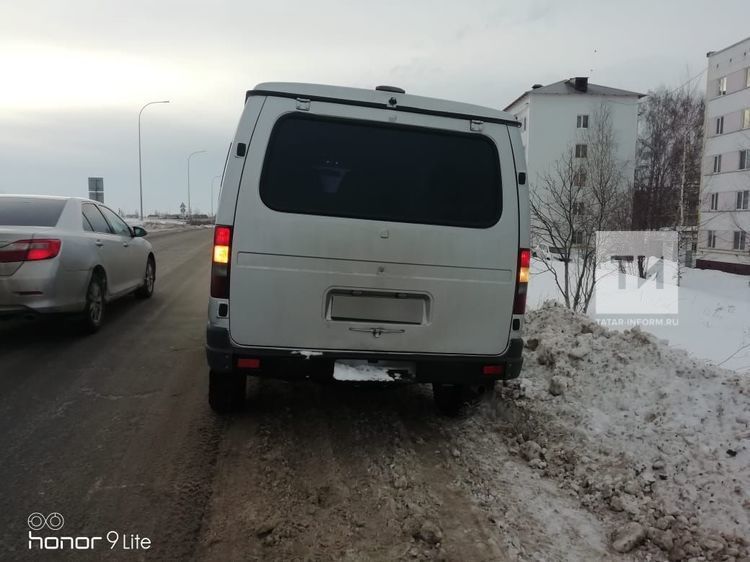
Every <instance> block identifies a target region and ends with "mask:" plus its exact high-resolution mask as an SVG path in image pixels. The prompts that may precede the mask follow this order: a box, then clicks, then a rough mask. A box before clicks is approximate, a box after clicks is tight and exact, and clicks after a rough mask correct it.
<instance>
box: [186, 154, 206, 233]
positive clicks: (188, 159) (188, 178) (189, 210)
mask: <svg viewBox="0 0 750 562" xmlns="http://www.w3.org/2000/svg"><path fill="white" fill-rule="evenodd" d="M204 152H206V151H205V150H196V151H195V152H191V153H190V155H189V156H188V158H187V176H188V177H187V180H188V220H190V219H191V218H192V216H193V208H192V207H191V206H190V159H191V158H192V157H193V156H195V155H196V154H203V153H204Z"/></svg>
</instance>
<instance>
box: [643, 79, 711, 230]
mask: <svg viewBox="0 0 750 562" xmlns="http://www.w3.org/2000/svg"><path fill="white" fill-rule="evenodd" d="M703 114H704V102H703V97H702V96H701V95H699V94H698V93H697V92H696V91H695V90H694V89H691V88H689V87H685V88H681V89H678V90H674V91H670V90H666V89H661V90H657V91H655V92H651V93H650V94H649V96H648V98H647V99H646V101H645V102H644V103H643V104H641V108H640V116H639V117H640V119H639V121H640V126H639V135H638V150H637V155H636V161H637V162H636V170H635V185H634V191H633V221H632V224H633V228H635V229H638V230H657V229H659V228H665V227H671V228H675V227H678V226H680V227H681V226H685V225H696V224H697V221H698V204H699V192H700V178H701V157H702V156H701V155H702V150H703ZM722 126H723V125H722Z"/></svg>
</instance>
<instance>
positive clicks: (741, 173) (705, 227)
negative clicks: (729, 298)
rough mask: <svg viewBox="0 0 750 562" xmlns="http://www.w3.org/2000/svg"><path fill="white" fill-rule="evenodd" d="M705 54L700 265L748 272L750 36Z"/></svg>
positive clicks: (741, 272)
mask: <svg viewBox="0 0 750 562" xmlns="http://www.w3.org/2000/svg"><path fill="white" fill-rule="evenodd" d="M706 56H707V58H708V69H707V73H706V80H707V84H706V119H705V134H704V145H703V170H702V177H701V199H700V200H701V205H700V219H699V234H698V255H697V258H698V259H697V261H696V266H697V267H700V268H705V269H719V270H722V271H727V272H730V273H739V274H743V275H750V37H748V38H747V39H745V40H743V41H740V42H739V43H735V44H734V45H730V46H729V47H726V48H724V49H722V50H720V51H711V52H709V53H708V54H707V55H706Z"/></svg>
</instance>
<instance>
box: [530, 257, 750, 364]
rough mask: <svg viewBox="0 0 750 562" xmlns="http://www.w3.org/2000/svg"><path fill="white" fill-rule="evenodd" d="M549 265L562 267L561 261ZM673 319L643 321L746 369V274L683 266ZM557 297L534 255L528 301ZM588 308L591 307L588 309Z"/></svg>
mask: <svg viewBox="0 0 750 562" xmlns="http://www.w3.org/2000/svg"><path fill="white" fill-rule="evenodd" d="M549 263H550V265H552V266H553V267H555V268H557V269H558V270H559V271H562V267H563V264H562V262H557V261H552V262H549ZM681 274H682V281H681V284H680V287H679V301H678V304H679V314H678V321H679V324H678V325H676V326H675V325H644V326H643V329H644V330H645V331H647V332H649V333H652V334H654V335H655V336H657V337H658V338H661V339H664V340H667V341H668V342H669V343H670V344H671V345H673V346H676V347H679V348H681V349H684V350H687V351H689V352H690V353H691V354H692V355H694V356H695V357H698V358H701V359H703V360H705V361H708V362H710V363H712V364H714V365H719V366H722V367H725V368H727V369H732V370H735V371H737V372H740V373H745V374H750V321H748V319H749V318H750V278H748V277H747V276H743V275H733V274H731V273H723V272H721V271H709V270H700V269H691V268H683V269H682V272H681ZM547 300H557V301H559V300H561V296H560V294H559V292H558V289H557V288H556V287H555V283H554V280H553V277H552V274H551V273H550V272H549V271H547V270H546V267H545V265H544V263H542V262H541V260H539V259H533V260H532V264H531V281H530V283H529V296H528V301H527V302H528V306H529V308H530V309H533V308H536V307H538V306H540V305H541V304H542V303H544V302H545V301H547ZM590 312H591V311H590Z"/></svg>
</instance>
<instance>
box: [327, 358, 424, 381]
mask: <svg viewBox="0 0 750 562" xmlns="http://www.w3.org/2000/svg"><path fill="white" fill-rule="evenodd" d="M416 372H417V369H416V365H415V364H414V363H410V362H408V361H378V362H375V363H372V362H370V361H367V360H363V359H340V360H338V361H335V362H334V364H333V378H334V380H337V381H342V382H396V381H402V380H410V379H414V378H415V376H416Z"/></svg>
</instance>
